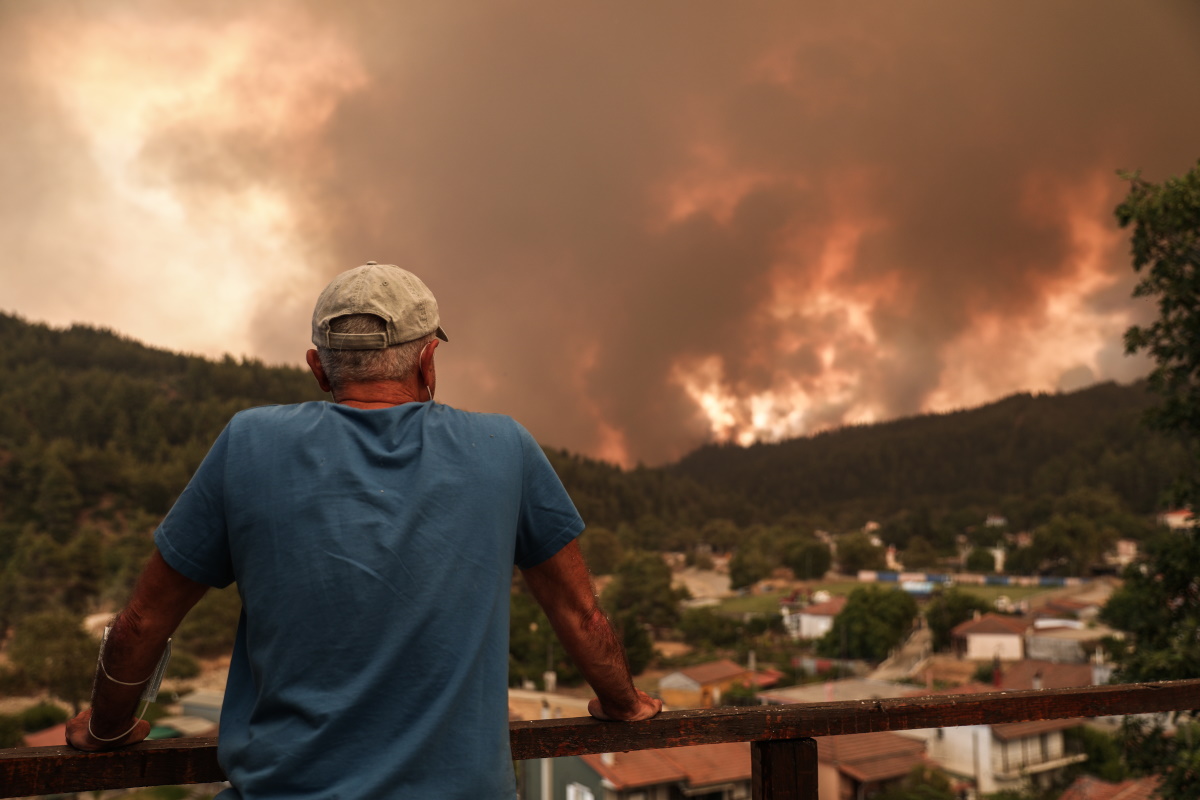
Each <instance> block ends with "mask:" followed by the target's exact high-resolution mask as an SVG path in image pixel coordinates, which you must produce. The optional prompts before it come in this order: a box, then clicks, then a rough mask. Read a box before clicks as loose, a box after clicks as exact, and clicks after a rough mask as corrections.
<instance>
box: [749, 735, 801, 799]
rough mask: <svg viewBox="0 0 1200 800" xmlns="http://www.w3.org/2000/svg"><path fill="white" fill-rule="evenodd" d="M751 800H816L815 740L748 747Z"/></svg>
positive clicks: (757, 743)
mask: <svg viewBox="0 0 1200 800" xmlns="http://www.w3.org/2000/svg"><path fill="white" fill-rule="evenodd" d="M750 793H751V794H750V796H751V797H752V798H753V800H817V740H816V739H776V740H774V741H767V742H751V743H750Z"/></svg>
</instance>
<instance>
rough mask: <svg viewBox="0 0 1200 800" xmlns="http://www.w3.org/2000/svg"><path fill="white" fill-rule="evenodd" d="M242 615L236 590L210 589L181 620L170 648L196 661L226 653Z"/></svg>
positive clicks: (240, 600) (231, 647)
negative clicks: (197, 658) (175, 648)
mask: <svg viewBox="0 0 1200 800" xmlns="http://www.w3.org/2000/svg"><path fill="white" fill-rule="evenodd" d="M241 614H242V599H241V597H240V596H239V595H238V593H237V589H236V588H234V587H232V586H229V587H226V588H224V589H209V590H208V591H207V592H206V593H205V594H204V597H202V598H200V602H198V603H196V605H195V606H193V607H192V610H191V611H190V612H188V615H187V616H186V617H184V618H183V622H182V623H181V624H180V625H179V628H178V630H176V631H175V638H174V642H173V645H172V646H173V647H178V648H179V649H180V650H181V651H182V652H183V653H185V654H187V655H190V656H193V657H199V658H212V657H215V656H219V655H222V654H224V653H229V652H230V651H232V650H233V641H234V639H235V638H236V636H237V625H238V619H239V618H240V617H241Z"/></svg>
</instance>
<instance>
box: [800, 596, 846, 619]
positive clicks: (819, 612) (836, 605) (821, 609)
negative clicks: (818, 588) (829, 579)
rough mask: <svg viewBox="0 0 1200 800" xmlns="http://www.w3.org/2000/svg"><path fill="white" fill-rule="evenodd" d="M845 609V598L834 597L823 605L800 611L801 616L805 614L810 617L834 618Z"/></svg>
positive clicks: (818, 604)
mask: <svg viewBox="0 0 1200 800" xmlns="http://www.w3.org/2000/svg"><path fill="white" fill-rule="evenodd" d="M845 607H846V598H845V597H843V596H842V595H835V596H833V597H832V598H830V599H829V600H826V601H825V602H824V603H817V604H816V605H813V606H808V607H807V608H802V609H800V613H801V614H807V615H808V616H810V617H836V616H837V615H838V614H840V613H842V609H843V608H845Z"/></svg>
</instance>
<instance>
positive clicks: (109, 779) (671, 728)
mask: <svg viewBox="0 0 1200 800" xmlns="http://www.w3.org/2000/svg"><path fill="white" fill-rule="evenodd" d="M1193 709H1200V679H1197V680H1186V681H1167V682H1162V683H1144V684H1126V685H1119V686H1089V687H1085V688H1079V689H1057V690H1032V691H1018V692H994V693H990V694H970V695H943V696H937V697H916V698H891V699H881V700H858V701H848V702H838V703H812V704H797V705H786V706H758V707H754V708H715V709H704V710H689V711H669V712H664V713H663V714H660V715H659V716H658V717H656V718H654V719H652V720H646V721H644V722H635V723H627V724H625V723H612V722H599V721H597V720H593V719H590V718H587V717H579V718H571V719H550V720H536V721H533V722H515V723H513V724H512V725H511V727H510V731H511V739H512V753H513V758H514V759H518V760H521V759H530V758H550V757H558V756H569V755H583V754H586V753H609V752H624V751H628V750H653V749H658V748H664V747H686V746H688V745H696V744H714V743H717V742H751V743H752V746H751V748H752V749H751V764H752V769H753V778H752V783H753V791H754V797H755V798H761V800H815V799H816V797H817V785H816V771H817V750H816V746H815V743H814V741H813V739H812V737H815V736H836V735H838V734H843V733H871V732H875V731H899V730H912V729H917V728H945V727H954V726H958V725H979V724H997V723H1003V722H1027V721H1031V720H1044V719H1068V718H1074V717H1098V716H1113V715H1123V714H1143V713H1153V712H1164V711H1177V710H1193ZM222 780H224V775H223V773H222V772H221V768H220V766H219V765H218V764H217V740H216V739H167V740H161V741H156V742H143V743H142V744H139V745H135V746H133V747H130V748H126V749H124V750H116V751H112V752H108V753H80V752H78V751H75V750H72V749H70V748H68V747H65V746H64V747H25V748H16V749H12V750H0V797H23V796H27V795H38V794H57V793H66V792H84V791H94V790H102V789H123V788H133V787H138V786H159V785H167V784H186V783H211V782H216V781H222Z"/></svg>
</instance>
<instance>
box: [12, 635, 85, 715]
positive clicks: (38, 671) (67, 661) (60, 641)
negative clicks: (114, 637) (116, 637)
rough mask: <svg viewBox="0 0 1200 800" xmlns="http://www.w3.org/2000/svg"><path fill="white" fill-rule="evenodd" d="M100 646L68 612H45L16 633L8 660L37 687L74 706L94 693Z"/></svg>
mask: <svg viewBox="0 0 1200 800" xmlns="http://www.w3.org/2000/svg"><path fill="white" fill-rule="evenodd" d="M97 652H99V643H98V642H96V641H95V640H93V639H92V638H91V637H90V636H88V635H87V634H86V633H84V632H83V630H82V629H81V628H80V627H79V619H78V618H77V617H76V616H75V615H73V614H71V613H69V612H67V611H42V612H39V613H37V614H31V615H29V616H27V617H25V619H23V620H22V621H21V623H20V624H19V625H18V626H17V627H16V629H15V630H14V632H13V636H12V642H11V643H10V644H9V647H8V657H9V659H10V660H11V661H12V663H13V664H14V665H16V667H17V668H18V669H20V670H21V671H22V672H24V673H25V675H26V676H28V677H29V679H30V680H31V681H33V682H34V683H35V684H36V685H38V686H40V687H42V688H43V689H45V690H47V691H48V692H50V693H51V694H52V695H54V696H55V697H57V698H59V699H60V700H63V701H64V702H66V703H69V704H71V705H72V706H73V707H74V708H75V713H76V714H78V713H79V709H80V704H81V703H82V702H83V701H84V700H85V699H86V698H87V697H88V695H89V694H90V693H91V690H92V676H93V675H94V673H95V669H96V654H97Z"/></svg>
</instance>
